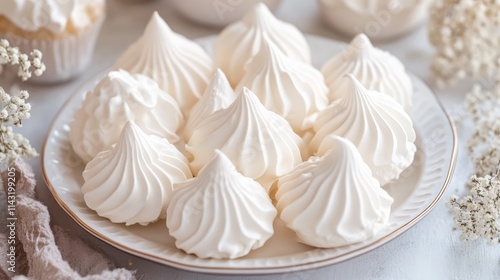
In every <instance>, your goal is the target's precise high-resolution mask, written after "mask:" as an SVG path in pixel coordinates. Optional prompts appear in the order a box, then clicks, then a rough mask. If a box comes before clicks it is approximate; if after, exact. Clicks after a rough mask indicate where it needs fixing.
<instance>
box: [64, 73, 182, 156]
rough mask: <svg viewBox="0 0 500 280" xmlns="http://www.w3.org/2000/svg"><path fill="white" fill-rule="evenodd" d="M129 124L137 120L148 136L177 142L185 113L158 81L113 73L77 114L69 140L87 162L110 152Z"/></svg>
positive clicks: (104, 80)
mask: <svg viewBox="0 0 500 280" xmlns="http://www.w3.org/2000/svg"><path fill="white" fill-rule="evenodd" d="M127 121H135V122H136V123H137V124H138V125H140V126H141V127H142V129H143V130H144V131H145V132H146V133H147V134H155V135H158V136H160V137H167V138H168V139H169V141H172V142H175V141H177V140H178V136H177V135H176V134H175V132H176V131H177V129H178V128H179V127H180V126H181V125H182V124H183V122H184V120H183V117H182V114H181V112H180V110H179V108H178V106H177V104H176V103H175V100H173V99H172V98H171V97H170V96H168V95H167V94H166V93H165V92H164V91H162V90H161V89H160V88H159V87H158V85H157V84H156V82H155V81H153V80H151V79H150V78H148V77H147V76H144V75H142V74H133V75H132V74H130V73H128V72H127V71H123V70H119V71H111V72H109V73H108V74H107V75H106V77H104V78H103V79H102V80H101V81H100V82H99V83H98V84H97V85H96V86H95V88H94V89H93V90H92V91H90V92H89V93H87V95H86V96H85V100H84V101H83V103H82V107H81V108H80V109H78V111H77V112H76V113H75V119H74V120H73V122H72V123H71V130H70V133H69V139H70V141H71V145H72V147H73V150H74V151H75V153H76V154H77V155H78V156H80V158H81V159H83V160H84V162H89V161H90V160H92V159H93V158H94V157H95V156H96V155H97V154H98V153H99V152H101V151H104V150H109V149H110V148H111V145H113V144H115V143H116V141H118V137H119V136H120V133H121V131H122V128H123V127H124V125H125V123H127Z"/></svg>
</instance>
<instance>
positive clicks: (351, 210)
mask: <svg viewBox="0 0 500 280" xmlns="http://www.w3.org/2000/svg"><path fill="white" fill-rule="evenodd" d="M329 138H331V142H332V143H333V144H334V145H333V148H332V149H331V150H329V151H328V152H327V153H326V154H325V155H324V156H323V157H321V158H320V157H311V158H310V159H309V160H308V161H306V162H304V163H302V164H301V165H299V166H297V167H296V168H295V169H294V170H293V171H292V172H290V173H289V174H287V175H285V176H283V177H281V178H280V179H279V181H278V191H277V193H276V199H277V201H278V203H277V205H276V207H277V208H278V211H279V213H280V218H281V219H282V220H283V221H284V222H285V224H286V225H287V226H288V227H289V228H290V229H292V230H293V231H295V233H296V234H297V237H298V240H299V241H300V242H302V243H305V244H308V245H311V246H315V247H321V248H332V247H340V246H345V245H349V244H353V243H357V242H361V241H364V240H366V239H368V238H370V237H372V236H374V235H376V234H377V233H378V232H379V231H380V230H382V229H384V228H385V227H386V225H387V223H388V221H389V214H390V211H391V205H392V202H393V199H392V198H391V197H390V196H389V195H388V194H387V192H386V191H384V190H383V189H382V188H380V184H379V183H378V181H377V180H376V179H375V178H374V177H373V176H372V172H371V171H370V168H369V167H368V165H366V163H364V162H363V159H362V158H361V155H360V154H359V152H358V150H357V149H356V147H355V146H354V145H353V144H352V143H351V142H350V141H349V140H346V139H344V138H341V137H338V136H333V135H331V136H329Z"/></svg>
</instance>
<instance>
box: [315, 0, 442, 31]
mask: <svg viewBox="0 0 500 280" xmlns="http://www.w3.org/2000/svg"><path fill="white" fill-rule="evenodd" d="M317 1H318V4H319V8H320V12H321V15H322V17H323V19H324V20H325V21H326V23H327V24H328V25H330V26H331V27H332V28H334V29H335V30H338V31H340V32H342V33H344V34H346V35H349V36H351V37H352V36H355V35H356V34H359V33H365V34H366V35H368V37H370V39H372V40H385V39H391V38H394V37H398V36H401V35H404V34H405V33H408V32H410V31H412V30H413V29H416V28H417V27H418V26H420V25H421V24H422V23H423V22H425V20H426V19H427V17H428V14H429V12H428V10H429V7H430V5H431V4H432V2H433V0H317Z"/></svg>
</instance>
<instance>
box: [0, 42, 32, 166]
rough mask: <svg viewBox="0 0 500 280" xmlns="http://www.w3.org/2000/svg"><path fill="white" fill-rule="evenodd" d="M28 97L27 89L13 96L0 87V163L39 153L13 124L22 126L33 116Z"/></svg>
mask: <svg viewBox="0 0 500 280" xmlns="http://www.w3.org/2000/svg"><path fill="white" fill-rule="evenodd" d="M1 44H2V41H1V40H0V45H1ZM4 44H5V43H4ZM28 97H29V94H28V93H27V92H26V91H20V92H19V94H18V95H14V96H11V95H9V94H8V93H6V92H5V91H4V90H3V88H1V87H0V100H1V101H2V103H1V106H2V107H0V163H3V162H6V161H8V160H10V159H13V158H15V157H19V156H27V157H33V156H36V155H37V152H36V150H35V149H34V148H33V147H32V146H31V145H30V143H29V141H28V139H26V138H24V137H23V136H22V135H21V134H19V133H14V131H13V129H12V126H11V125H13V126H18V127H19V126H22V121H23V120H26V119H29V118H30V117H31V114H30V113H29V111H30V110H31V105H30V104H29V103H28V102H27V98H28Z"/></svg>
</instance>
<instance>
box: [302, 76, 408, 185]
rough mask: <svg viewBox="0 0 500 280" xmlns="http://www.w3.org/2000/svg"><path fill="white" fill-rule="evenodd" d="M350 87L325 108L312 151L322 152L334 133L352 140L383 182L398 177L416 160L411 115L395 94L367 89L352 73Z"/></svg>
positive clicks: (327, 146)
mask: <svg viewBox="0 0 500 280" xmlns="http://www.w3.org/2000/svg"><path fill="white" fill-rule="evenodd" d="M345 76H346V78H344V79H348V82H349V87H348V88H347V89H346V91H345V92H344V93H343V96H341V97H340V98H339V99H338V100H337V101H336V102H334V103H332V104H331V105H330V106H329V107H327V108H326V109H325V110H324V111H322V112H321V113H320V115H319V117H318V119H317V122H316V124H315V126H314V130H315V132H316V135H315V136H314V138H313V139H312V141H311V143H310V148H311V151H312V152H314V151H317V152H318V153H317V154H318V155H320V156H321V155H323V154H324V153H325V152H326V151H327V150H328V149H330V148H331V147H330V145H328V141H327V140H325V138H326V137H327V136H328V135H331V134H335V135H339V136H342V137H345V138H347V139H348V140H350V141H352V142H353V143H354V145H355V146H356V147H357V148H358V150H359V151H360V153H361V156H362V157H363V160H364V161H365V162H366V163H367V164H368V166H369V167H370V169H371V170H372V172H373V175H374V177H375V178H377V180H379V182H380V184H381V185H382V186H383V185H385V184H387V183H389V182H391V181H392V180H395V179H397V178H398V177H399V174H401V172H402V171H403V170H404V169H406V168H407V167H408V166H410V164H411V163H412V162H413V157H414V155H415V151H416V146H415V144H414V142H415V138H416V135H415V130H414V129H413V123H412V121H411V119H410V116H408V114H407V113H406V112H405V111H404V110H403V107H401V105H400V104H399V103H397V102H396V101H395V100H394V99H393V98H391V97H389V96H387V95H385V94H382V93H379V92H376V91H368V90H367V89H366V88H365V87H363V85H362V84H361V83H360V82H359V81H358V80H356V78H355V77H354V76H353V75H351V74H346V75H345Z"/></svg>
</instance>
